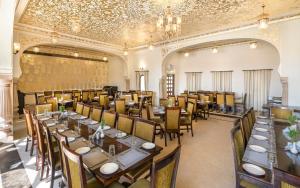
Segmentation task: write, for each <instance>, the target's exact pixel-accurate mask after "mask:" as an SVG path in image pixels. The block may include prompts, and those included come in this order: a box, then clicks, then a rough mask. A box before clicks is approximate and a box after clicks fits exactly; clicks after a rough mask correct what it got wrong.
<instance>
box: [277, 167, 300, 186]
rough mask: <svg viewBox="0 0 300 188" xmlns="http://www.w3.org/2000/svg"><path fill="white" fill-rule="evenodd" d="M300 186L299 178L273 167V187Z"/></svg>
mask: <svg viewBox="0 0 300 188" xmlns="http://www.w3.org/2000/svg"><path fill="white" fill-rule="evenodd" d="M297 187H300V178H299V177H296V176H294V175H291V174H289V173H286V172H284V171H282V170H280V169H278V168H276V167H274V188H297Z"/></svg>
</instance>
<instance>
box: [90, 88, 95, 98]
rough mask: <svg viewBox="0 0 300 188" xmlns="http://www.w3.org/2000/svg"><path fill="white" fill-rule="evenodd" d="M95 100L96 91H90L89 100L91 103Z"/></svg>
mask: <svg viewBox="0 0 300 188" xmlns="http://www.w3.org/2000/svg"><path fill="white" fill-rule="evenodd" d="M94 98H95V91H93V90H91V91H89V99H90V101H92V100H94Z"/></svg>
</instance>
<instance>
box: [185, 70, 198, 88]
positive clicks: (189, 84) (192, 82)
mask: <svg viewBox="0 0 300 188" xmlns="http://www.w3.org/2000/svg"><path fill="white" fill-rule="evenodd" d="M185 74H186V89H187V90H188V91H198V90H201V72H186V73H185Z"/></svg>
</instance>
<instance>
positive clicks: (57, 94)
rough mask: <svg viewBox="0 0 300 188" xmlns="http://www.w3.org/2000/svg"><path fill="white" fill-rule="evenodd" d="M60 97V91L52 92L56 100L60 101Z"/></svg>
mask: <svg viewBox="0 0 300 188" xmlns="http://www.w3.org/2000/svg"><path fill="white" fill-rule="evenodd" d="M61 95H62V91H54V97H56V98H57V99H60V98H61Z"/></svg>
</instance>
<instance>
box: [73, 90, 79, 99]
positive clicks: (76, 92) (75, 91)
mask: <svg viewBox="0 0 300 188" xmlns="http://www.w3.org/2000/svg"><path fill="white" fill-rule="evenodd" d="M74 97H77V101H80V99H81V91H78V90H73V98H74Z"/></svg>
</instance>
